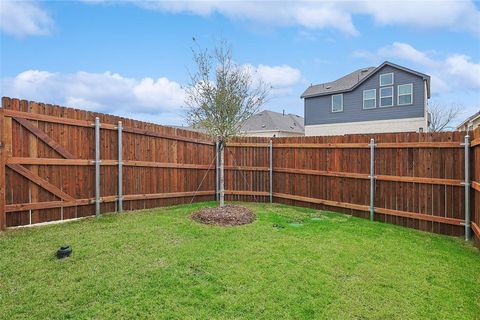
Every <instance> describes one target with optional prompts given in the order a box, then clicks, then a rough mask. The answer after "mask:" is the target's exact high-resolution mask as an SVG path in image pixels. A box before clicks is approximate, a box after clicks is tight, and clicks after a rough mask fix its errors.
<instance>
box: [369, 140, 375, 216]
mask: <svg viewBox="0 0 480 320" xmlns="http://www.w3.org/2000/svg"><path fill="white" fill-rule="evenodd" d="M374 215H375V139H370V220H371V221H373V220H374Z"/></svg>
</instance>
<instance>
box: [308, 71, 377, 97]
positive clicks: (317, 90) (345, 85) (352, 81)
mask: <svg viewBox="0 0 480 320" xmlns="http://www.w3.org/2000/svg"><path fill="white" fill-rule="evenodd" d="M373 70H375V67H368V68H362V69H358V70H356V71H354V72H352V73H350V74H347V75H346V76H344V77H341V78H340V79H338V80H335V81H332V82H327V83H321V84H317V85H314V86H310V87H308V88H307V90H305V92H304V93H303V94H302V98H305V97H310V96H317V95H322V94H326V93H331V92H337V91H345V90H348V89H351V88H352V87H354V86H355V85H356V84H357V83H359V82H360V80H362V79H364V78H365V77H366V76H368V75H369V74H370V73H372V71H373Z"/></svg>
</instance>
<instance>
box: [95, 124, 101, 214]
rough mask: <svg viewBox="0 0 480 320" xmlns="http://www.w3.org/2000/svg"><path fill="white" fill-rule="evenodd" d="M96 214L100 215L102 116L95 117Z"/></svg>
mask: <svg viewBox="0 0 480 320" xmlns="http://www.w3.org/2000/svg"><path fill="white" fill-rule="evenodd" d="M95 215H96V216H97V217H98V216H100V118H99V117H96V118H95Z"/></svg>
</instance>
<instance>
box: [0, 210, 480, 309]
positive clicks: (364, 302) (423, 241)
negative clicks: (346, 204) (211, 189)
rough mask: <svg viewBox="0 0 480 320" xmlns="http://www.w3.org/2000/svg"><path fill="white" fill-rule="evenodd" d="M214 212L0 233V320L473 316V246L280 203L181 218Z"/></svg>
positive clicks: (156, 213)
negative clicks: (213, 220)
mask: <svg viewBox="0 0 480 320" xmlns="http://www.w3.org/2000/svg"><path fill="white" fill-rule="evenodd" d="M213 205H215V203H211V202H210V203H200V204H195V205H191V206H186V205H185V206H176V207H170V208H163V209H155V210H146V211H139V212H135V213H127V214H111V215H106V216H103V217H101V218H100V219H94V218H91V219H85V220H82V221H76V222H71V223H66V224H60V225H50V226H43V227H36V228H24V229H18V230H10V231H7V232H5V233H3V234H1V235H0V254H1V256H0V272H1V273H0V318H2V319H11V318H34V319H35V318H36V319H47V318H57V319H69V318H78V319H91V318H96V319H106V318H112V319H124V318H156V319H313V318H317V319H325V318H330V319H392V318H394V319H420V318H422V319H423V318H430V319H480V253H479V251H478V249H476V248H474V247H473V245H472V244H471V243H465V242H464V241H463V240H461V239H457V238H451V237H446V236H439V235H433V234H429V233H423V232H419V231H416V230H410V229H406V228H402V227H397V226H393V225H388V224H382V223H377V222H374V223H372V222H370V221H368V220H363V219H358V218H354V217H350V216H346V215H342V214H337V213H332V212H321V211H316V210H312V209H305V208H296V207H288V206H283V205H269V204H245V205H247V206H249V207H251V208H252V209H253V210H254V211H255V213H256V214H257V220H256V221H255V222H254V223H253V224H250V225H245V226H240V227H228V228H222V227H216V226H206V225H201V224H198V223H197V222H194V221H192V220H191V219H190V218H189V213H191V212H193V211H194V210H196V209H198V208H200V207H202V206H213ZM274 226H275V227H274ZM64 243H68V244H71V245H72V246H73V255H72V257H70V258H67V259H65V260H57V259H55V258H54V257H53V256H54V252H55V250H56V248H57V247H58V246H60V245H61V244H64Z"/></svg>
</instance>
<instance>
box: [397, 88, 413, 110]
mask: <svg viewBox="0 0 480 320" xmlns="http://www.w3.org/2000/svg"><path fill="white" fill-rule="evenodd" d="M397 92H398V98H397V104H398V105H399V106H404V105H408V104H412V103H413V83H408V84H401V85H399V86H398V87H397Z"/></svg>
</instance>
